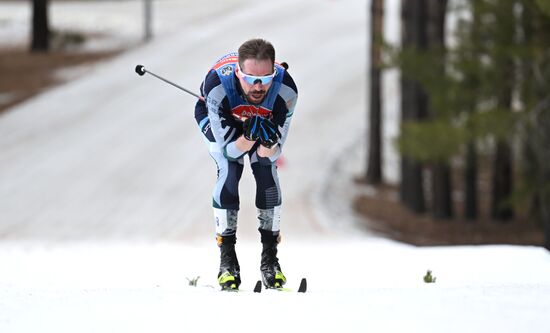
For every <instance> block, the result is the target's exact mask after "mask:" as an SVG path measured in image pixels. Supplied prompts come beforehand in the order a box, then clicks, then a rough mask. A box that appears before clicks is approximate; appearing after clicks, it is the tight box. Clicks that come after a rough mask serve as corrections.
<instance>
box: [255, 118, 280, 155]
mask: <svg viewBox="0 0 550 333" xmlns="http://www.w3.org/2000/svg"><path fill="white" fill-rule="evenodd" d="M280 138H281V132H280V131H279V127H278V126H277V124H275V123H273V122H272V121H271V120H269V119H267V118H262V122H261V123H260V140H261V145H262V146H264V147H266V148H271V147H273V146H274V145H275V144H277V143H278V142H279V139H280Z"/></svg>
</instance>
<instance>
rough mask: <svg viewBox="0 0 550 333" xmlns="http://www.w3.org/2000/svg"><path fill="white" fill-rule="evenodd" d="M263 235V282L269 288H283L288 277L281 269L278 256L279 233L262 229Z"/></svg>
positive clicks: (261, 267) (261, 268)
mask: <svg viewBox="0 0 550 333" xmlns="http://www.w3.org/2000/svg"><path fill="white" fill-rule="evenodd" d="M260 233H261V235H262V259H261V265H260V271H261V272H262V283H263V284H264V286H265V287H266V288H267V289H277V288H282V287H283V285H284V284H285V283H286V277H285V275H284V274H283V272H282V271H281V265H279V259H278V258H277V245H278V244H279V240H280V238H279V235H278V234H277V235H273V232H272V231H268V230H262V229H260Z"/></svg>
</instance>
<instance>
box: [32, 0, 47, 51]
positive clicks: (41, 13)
mask: <svg viewBox="0 0 550 333" xmlns="http://www.w3.org/2000/svg"><path fill="white" fill-rule="evenodd" d="M32 4H33V10H32V43H31V51H32V52H47V51H48V50H49V47H50V29H49V25H48V0H33V2H32Z"/></svg>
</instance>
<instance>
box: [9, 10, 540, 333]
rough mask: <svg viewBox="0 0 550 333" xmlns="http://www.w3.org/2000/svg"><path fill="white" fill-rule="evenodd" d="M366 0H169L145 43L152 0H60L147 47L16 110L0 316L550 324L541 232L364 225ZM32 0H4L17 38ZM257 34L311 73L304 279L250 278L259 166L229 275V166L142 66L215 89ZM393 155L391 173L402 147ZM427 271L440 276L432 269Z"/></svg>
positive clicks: (325, 326) (369, 328) (294, 135)
mask: <svg viewBox="0 0 550 333" xmlns="http://www.w3.org/2000/svg"><path fill="white" fill-rule="evenodd" d="M397 4H398V1H396V0H393V1H389V2H388V6H389V8H388V9H389V13H391V15H389V17H388V19H387V22H394V24H393V25H389V26H388V31H390V32H389V33H390V34H392V36H393V37H392V38H393V40H396V38H395V33H396V31H397V30H398V29H396V27H395V22H396V21H397V20H398V14H399V11H398V7H397ZM368 5H369V4H368V1H366V0H302V1H292V0H279V1H251V0H238V1H237V0H231V1H222V0H210V1H183V0H182V1H169V0H158V1H154V9H155V12H154V13H155V15H154V18H155V24H154V26H155V39H154V40H153V41H152V42H150V43H148V44H144V45H140V46H138V42H139V39H140V34H141V30H140V29H141V21H140V20H141V15H142V13H141V1H116V2H114V1H56V2H53V4H52V7H51V9H50V14H51V17H52V25H53V26H54V27H58V28H59V29H73V30H79V29H81V30H87V31H89V30H92V31H94V32H97V36H98V37H97V39H92V40H91V41H90V42H89V43H88V44H87V45H86V46H85V47H87V48H89V49H98V48H99V49H101V48H106V49H108V48H113V47H115V48H116V47H119V46H129V45H133V47H132V49H131V50H130V51H127V52H125V53H123V54H122V55H120V56H118V57H116V58H114V59H112V60H109V61H107V62H104V63H102V64H99V65H94V66H92V67H89V68H87V69H86V70H85V71H83V72H81V74H80V75H79V78H77V79H73V80H72V81H71V82H69V83H66V84H64V85H62V86H59V87H56V88H54V89H50V90H49V91H47V92H45V93H43V94H41V95H39V96H37V97H36V98H33V99H31V100H29V101H27V102H26V103H24V104H21V105H19V106H17V107H15V108H13V109H12V110H10V111H9V112H6V113H4V114H3V115H1V116H0V237H1V240H0V332H2V333H4V332H5V333H12V332H39V331H48V332H217V331H226V330H229V331H238V332H334V331H338V332H461V333H462V332H489V331H495V332H549V331H550V324H548V315H549V314H550V255H549V253H548V252H547V251H545V250H544V249H542V248H538V247H521V246H461V247H425V248H417V247H413V246H409V245H404V244H401V243H397V242H393V241H390V240H386V239H383V238H380V237H378V236H376V235H373V234H371V233H369V232H368V231H365V230H364V229H363V228H360V227H358V224H357V221H356V218H355V217H354V215H353V213H352V211H351V209H350V205H351V203H350V198H351V197H352V196H353V194H354V193H355V192H357V191H360V190H361V188H360V187H358V186H356V185H354V183H353V177H354V176H357V175H358V174H359V173H360V172H361V170H363V169H364V160H365V150H366V142H365V140H364V137H365V134H364V133H365V129H366V128H367V126H366V122H367V116H366V112H365V110H366V106H365V105H366V101H367V97H366V91H367V82H366V79H365V74H366V66H367V63H368V53H367V47H366V43H365V42H366V41H367V40H368V19H367V13H368ZM28 6H29V4H28V2H21V1H7V2H0V37H1V38H0V40H1V41H0V45H8V46H10V45H17V44H18V43H21V40H22V39H24V38H25V36H26V35H27V34H28V30H26V29H28V28H27V25H26V24H27V23H28V22H27V20H28V18H29V15H30V14H29V13H30V11H29V8H28ZM386 24H387V25H388V23H386ZM94 29H96V30H94ZM392 29H393V30H392ZM101 36H104V37H101ZM105 36H109V37H108V38H107V37H105ZM251 37H263V38H266V39H268V40H270V41H271V42H273V44H274V45H275V47H276V49H277V58H278V60H279V61H286V62H288V63H289V64H290V73H291V74H292V75H293V77H294V78H295V81H296V82H297V84H298V88H299V93H300V97H299V101H298V107H297V109H296V113H295V116H294V119H293V123H292V128H291V132H290V136H289V139H288V141H287V144H286V146H285V150H284V163H283V164H282V165H281V167H280V178H281V186H282V188H283V202H284V206H283V221H282V233H283V241H282V243H281V245H280V252H279V258H280V261H281V264H282V267H283V270H284V271H285V274H286V275H287V278H288V281H289V282H288V287H289V288H293V289H295V288H297V286H298V283H299V281H300V279H301V278H302V277H307V279H308V282H309V290H308V292H307V293H305V294H298V293H295V292H274V291H269V292H263V293H261V294H255V293H252V292H251V289H252V288H253V286H254V283H255V282H256V280H257V279H259V267H258V266H259V255H260V243H259V236H258V233H257V231H256V230H255V229H256V221H255V209H254V205H253V203H254V191H255V189H254V183H253V178H252V176H251V174H250V168H249V167H248V166H246V167H245V172H244V175H243V179H242V182H241V211H240V215H239V234H238V239H239V240H238V245H237V252H238V255H239V260H240V262H241V269H242V279H243V284H242V286H241V287H242V290H243V291H242V292H239V293H222V292H219V291H218V290H217V289H218V288H217V287H215V285H216V274H217V265H218V260H219V252H218V251H219V250H218V248H217V247H216V245H215V240H214V235H213V232H214V226H213V222H212V212H211V207H210V204H211V190H212V187H213V185H214V180H215V166H214V163H213V161H212V160H211V158H210V157H209V155H208V153H207V148H206V146H205V144H204V143H203V141H202V138H201V134H200V132H199V131H198V129H197V126H196V124H195V121H194V118H193V108H194V102H195V101H194V99H193V97H191V96H189V95H186V94H185V93H183V92H181V91H178V90H177V89H175V88H173V87H171V86H168V85H166V84H165V83H163V82H161V81H159V80H156V79H155V78H153V77H151V76H148V75H146V76H144V77H138V76H137V75H136V74H135V73H134V67H135V66H136V65H137V64H143V65H144V66H145V67H146V68H147V69H149V70H151V71H153V72H155V73H157V74H161V75H164V76H166V77H167V78H169V79H171V80H173V81H175V82H177V83H178V84H180V85H182V86H184V87H186V88H188V89H191V90H194V91H198V88H199V85H200V82H201V80H202V78H203V77H204V75H205V74H206V71H207V70H208V69H209V67H210V66H211V65H212V63H213V62H214V61H215V60H216V59H217V58H218V57H219V56H221V55H222V54H224V53H226V52H229V51H234V50H235V49H236V47H238V45H240V44H241V43H242V42H243V41H245V40H246V39H248V38H251ZM102 38H103V39H102ZM385 78H386V79H387V80H386V81H385V84H384V87H385V89H384V96H385V102H386V103H385V105H386V106H385V116H384V120H385V125H384V126H385V130H386V145H387V146H388V147H390V146H391V135H395V129H396V123H397V119H398V116H397V113H396V105H398V104H397V102H396V101H398V99H399V96H398V91H397V89H396V85H395V81H394V83H393V84H392V80H395V73H393V74H391V75H387V76H386V77H385ZM388 133H390V134H388ZM390 155H391V154H390ZM386 163H387V164H386V166H385V170H386V171H387V174H389V175H390V176H389V177H390V178H391V177H392V176H391V175H395V174H396V170H397V159H396V158H395V157H392V158H388V159H387V160H386ZM427 270H431V271H432V272H433V275H434V276H435V277H436V279H437V280H436V283H431V284H426V283H424V282H423V279H422V278H423V276H424V274H426V271H427ZM199 276H200V278H199V279H198V286H197V287H192V286H189V285H188V279H194V278H196V277H199Z"/></svg>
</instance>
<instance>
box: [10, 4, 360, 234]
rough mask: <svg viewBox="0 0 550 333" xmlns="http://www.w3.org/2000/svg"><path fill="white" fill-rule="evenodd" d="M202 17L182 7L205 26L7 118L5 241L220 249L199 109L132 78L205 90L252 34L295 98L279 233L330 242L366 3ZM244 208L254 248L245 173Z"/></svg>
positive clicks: (243, 223)
mask: <svg viewBox="0 0 550 333" xmlns="http://www.w3.org/2000/svg"><path fill="white" fill-rule="evenodd" d="M199 6H202V5H200V4H198V2H188V3H186V10H187V11H193V10H196V11H197V16H195V17H194V18H193V20H191V22H187V24H186V22H182V26H181V29H180V31H178V32H177V33H174V34H171V35H166V36H163V37H159V38H157V39H156V40H154V41H153V42H152V43H150V44H148V45H146V46H142V47H140V48H137V49H134V50H132V51H128V52H126V53H125V54H123V55H121V56H119V57H118V58H116V59H114V60H110V61H108V62H106V63H103V64H101V65H98V66H95V67H94V68H93V69H92V70H90V71H89V72H88V75H87V76H86V77H83V78H80V79H78V80H76V81H73V82H71V83H70V84H66V85H64V86H62V87H59V88H56V89H53V90H51V91H49V92H47V93H45V94H43V95H41V96H39V97H38V98H35V99H33V100H31V101H29V102H27V103H25V104H23V105H21V106H19V107H17V108H15V109H13V110H11V111H10V112H8V113H7V114H4V115H3V116H1V117H0V238H3V239H31V240H32V239H45V240H79V239H145V240H150V239H152V240H156V239H167V240H184V239H185V240H192V239H203V238H205V237H212V233H213V225H212V222H211V220H212V217H211V215H212V213H211V208H210V204H211V199H210V198H211V194H210V193H211V189H212V187H213V184H214V177H215V166H214V163H213V161H212V160H211V159H210V157H209V155H208V153H207V149H206V146H205V145H204V144H203V141H202V138H201V135H200V133H199V131H198V130H197V128H196V125H195V122H194V118H193V107H194V99H193V98H192V97H190V96H187V95H185V94H183V93H181V92H179V91H178V90H176V89H173V88H172V87H170V86H168V85H165V84H163V83H162V82H160V81H158V80H155V79H153V78H152V77H150V76H145V77H143V78H139V77H138V76H137V75H135V73H134V72H133V68H134V66H135V65H136V64H144V65H146V67H147V68H149V69H150V70H153V71H155V72H157V73H159V74H164V75H165V76H167V77H169V78H171V79H173V80H175V81H177V82H178V83H180V84H181V85H183V86H185V87H188V88H190V89H193V90H198V86H199V84H200V81H201V80H202V78H203V76H204V74H205V72H206V70H207V69H208V68H209V66H211V64H212V62H213V61H215V59H216V58H217V57H218V56H220V55H221V54H223V53H225V52H227V51H232V50H234V49H235V48H236V47H237V46H238V45H240V43H242V42H243V41H244V40H246V39H248V38H251V37H257V36H261V37H264V38H266V39H268V40H270V41H272V42H273V44H274V45H275V47H276V49H277V51H278V54H277V58H278V60H280V61H287V62H288V63H289V64H290V72H291V73H292V75H293V76H294V78H295V80H296V82H297V84H298V87H299V91H300V97H299V101H298V107H297V110H296V113H295V117H294V120H293V124H292V128H291V133H290V136H289V139H288V141H287V144H286V147H285V152H284V158H285V162H286V163H285V165H284V166H283V167H282V168H281V170H280V177H281V184H282V187H283V201H284V208H283V231H284V232H286V234H288V235H289V237H290V238H291V239H292V237H304V236H305V235H310V234H318V233H325V234H327V233H329V232H330V230H331V228H328V227H327V223H338V222H339V221H335V220H334V217H330V214H328V213H326V212H325V209H322V208H326V207H331V205H334V202H335V200H336V199H337V198H340V199H341V198H342V197H341V196H342V195H345V194H346V193H347V190H346V189H345V188H340V192H336V191H334V192H331V193H329V194H327V193H324V192H323V190H326V189H327V188H329V187H334V183H335V182H327V180H329V179H332V178H333V177H334V178H335V179H340V178H342V179H345V177H342V174H341V172H337V170H338V168H340V169H341V164H335V161H336V160H337V159H339V158H340V159H341V160H342V161H344V165H345V164H346V163H351V161H352V160H353V158H352V157H353V156H351V155H354V154H355V155H354V156H355V158H356V157H357V156H356V153H355V152H357V151H358V150H357V149H350V146H351V145H356V144H358V145H361V146H363V143H362V142H361V141H360V140H359V138H360V137H361V133H362V131H363V130H364V128H365V124H364V123H365V121H366V120H365V118H366V116H365V94H364V93H365V91H366V88H365V72H366V70H365V65H366V46H365V41H366V21H365V20H366V13H367V7H366V1H351V0H347V1H345V0H340V1H328V0H324V1H314V0H307V1H299V2H297V1H291V0H284V1H277V2H266V1H263V2H253V1H239V2H238V5H236V6H234V7H231V8H228V9H227V10H225V11H224V12H223V13H222V14H220V13H217V17H216V18H208V17H205V15H207V14H206V13H205V12H204V9H203V8H199ZM195 7H196V8H195ZM290 8H292V10H290ZM188 17H192V15H188ZM336 182H337V183H340V184H341V185H342V186H345V183H343V182H342V181H341V180H338V181H336ZM241 197H242V199H241V202H242V204H241V205H242V209H241V214H240V224H239V225H240V230H241V236H242V237H244V238H246V237H252V236H253V237H257V235H256V231H255V228H256V222H255V216H254V215H255V210H254V208H253V202H254V185H253V178H252V176H251V174H250V169H249V167H248V166H247V167H246V168H245V174H244V176H243V180H242V183H241ZM321 201H323V202H321ZM327 201H328V202H327Z"/></svg>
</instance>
